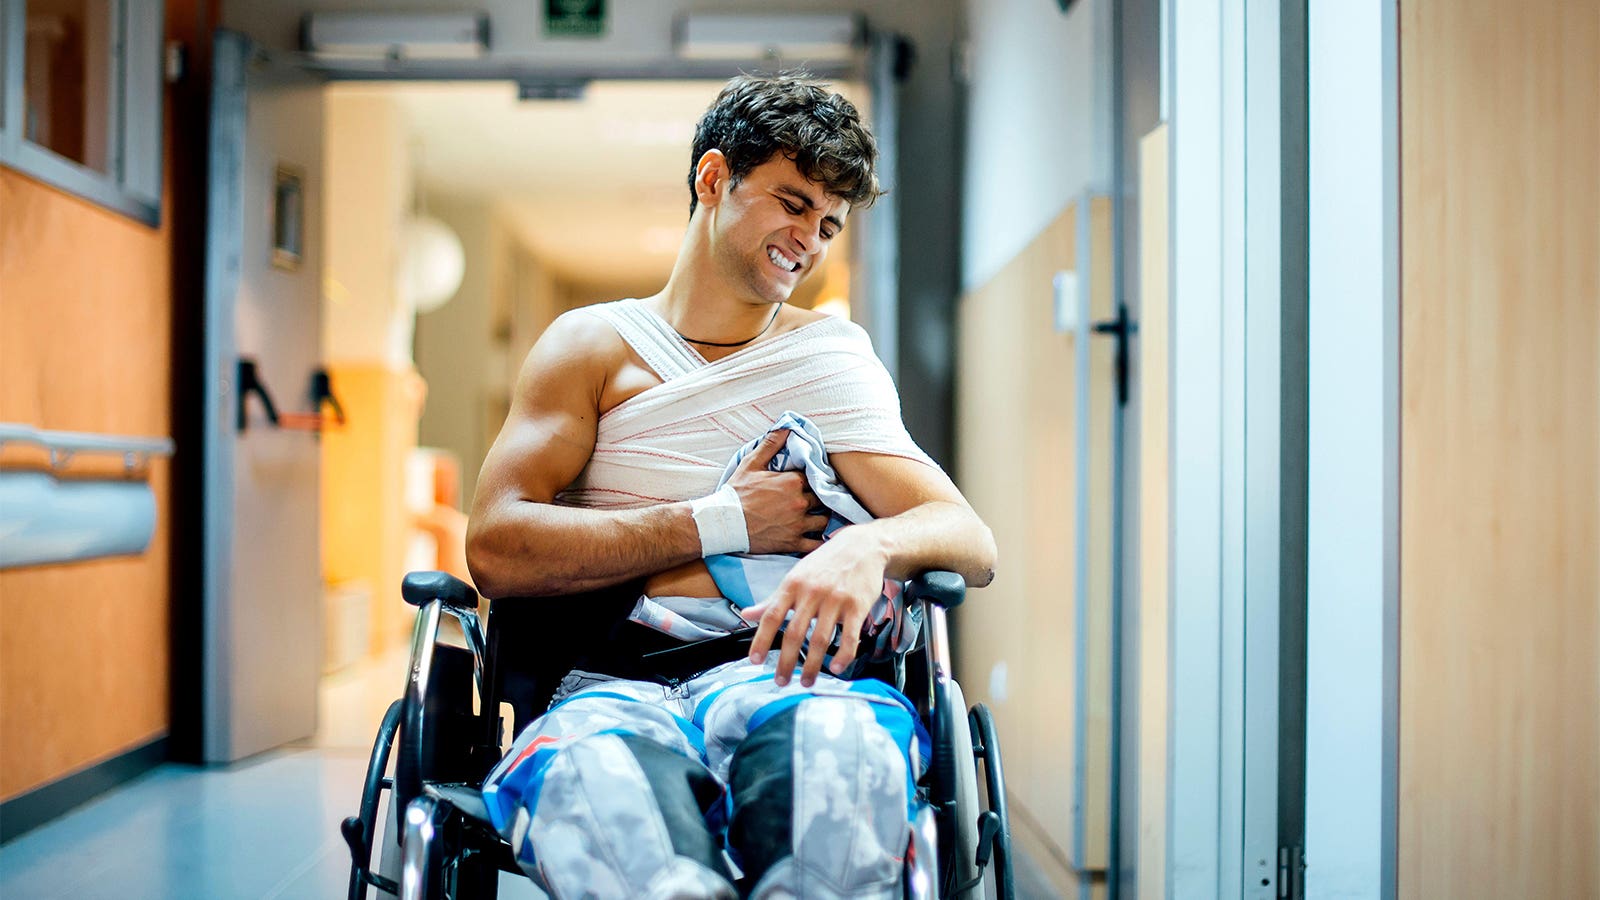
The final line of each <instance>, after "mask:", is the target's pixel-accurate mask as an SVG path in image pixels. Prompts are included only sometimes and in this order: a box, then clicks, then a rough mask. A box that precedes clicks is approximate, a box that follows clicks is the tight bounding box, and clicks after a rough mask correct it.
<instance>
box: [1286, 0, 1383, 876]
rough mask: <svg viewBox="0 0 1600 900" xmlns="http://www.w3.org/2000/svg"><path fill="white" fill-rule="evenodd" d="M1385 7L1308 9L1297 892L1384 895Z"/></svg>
mask: <svg viewBox="0 0 1600 900" xmlns="http://www.w3.org/2000/svg"><path fill="white" fill-rule="evenodd" d="M1394 16H1395V4H1394V0H1362V2H1358V3H1341V4H1319V3H1313V4H1311V5H1310V7H1309V8H1308V20H1307V62H1308V69H1309V73H1308V74H1309V77H1308V90H1309V106H1310V111H1309V123H1308V125H1309V147H1310V155H1309V161H1308V168H1309V173H1308V174H1309V201H1310V203H1309V214H1310V297H1309V306H1310V309H1309V315H1310V321H1309V352H1310V361H1309V398H1308V400H1309V407H1310V409H1309V434H1308V441H1309V453H1308V461H1307V467H1308V486H1307V503H1308V516H1307V517H1308V520H1309V527H1308V535H1307V543H1308V547H1307V560H1306V568H1307V573H1306V574H1307V582H1308V587H1307V597H1306V602H1307V616H1306V635H1307V651H1306V709H1307V712H1306V856H1307V862H1308V867H1307V869H1306V896H1307V897H1309V898H1314V900H1332V898H1352V900H1353V898H1377V897H1384V896H1392V894H1393V890H1394V881H1393V870H1392V869H1391V868H1389V866H1391V865H1392V860H1393V853H1394V843H1393V840H1394V831H1393V819H1394V807H1393V799H1394V798H1393V795H1392V793H1391V790H1392V779H1393V777H1394V772H1393V769H1392V764H1393V757H1392V756H1389V749H1388V748H1389V747H1391V746H1392V744H1390V740H1391V739H1392V736H1393V732H1392V725H1391V726H1390V727H1389V728H1388V729H1387V730H1388V732H1389V733H1388V734H1387V735H1386V724H1385V717H1386V715H1388V714H1389V713H1392V711H1393V706H1392V703H1393V701H1394V699H1395V698H1394V695H1393V689H1394V687H1395V685H1394V682H1393V680H1392V679H1393V670H1392V669H1390V668H1389V666H1388V662H1389V661H1392V660H1393V659H1394V658H1395V656H1394V653H1393V650H1392V648H1390V647H1387V646H1386V643H1387V642H1388V641H1389V640H1391V639H1397V637H1398V636H1397V635H1396V634H1395V633H1394V632H1393V626H1394V621H1393V614H1394V610H1395V603H1396V602H1397V596H1396V593H1397V591H1398V585H1397V584H1394V583H1391V581H1390V579H1391V576H1393V575H1394V573H1395V571H1396V569H1395V568H1393V566H1394V565H1395V563H1394V554H1395V553H1396V552H1397V551H1398V543H1397V541H1398V535H1397V533H1396V532H1395V531H1394V522H1395V520H1394V518H1393V517H1394V515H1395V503H1396V501H1397V482H1396V481H1395V479H1394V475H1395V470H1394V467H1395V466H1397V465H1398V451H1397V448H1396V445H1395V443H1394V442H1395V440H1396V434H1395V431H1396V428H1397V412H1398V388H1397V387H1396V381H1395V379H1396V378H1397V377H1398V369H1399V350H1398V347H1399V345H1398V313H1397V303H1398V301H1397V293H1398V289H1397V280H1396V279H1397V277H1398V275H1397V260H1396V256H1395V253H1396V250H1397V248H1398V234H1397V232H1396V227H1397V226H1396V220H1395V215H1396V211H1397V210H1398V202H1399V201H1398V195H1397V193H1396V189H1397V185H1396V184H1395V182H1394V181H1393V180H1392V176H1393V174H1394V173H1395V171H1396V169H1395V168H1394V166H1395V161H1394V156H1393V154H1394V152H1395V145H1394V136H1395V133H1396V129H1397V128H1398V121H1397V119H1396V118H1395V113H1394V109H1395V106H1394V104H1395V103H1396V102H1397V99H1398V91H1397V88H1396V82H1395V78H1394V76H1395V69H1394V64H1395V51H1394V44H1393V34H1394V32H1393V22H1394Z"/></svg>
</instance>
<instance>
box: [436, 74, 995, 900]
mask: <svg viewBox="0 0 1600 900" xmlns="http://www.w3.org/2000/svg"><path fill="white" fill-rule="evenodd" d="M876 155H877V150H876V146H875V145H874V143H873V140H872V136H871V135H870V133H868V131H867V130H866V129H865V127H864V126H863V125H862V123H861V121H860V117H859V114H858V113H857V111H856V109H855V107H854V106H852V105H851V104H850V103H849V102H848V101H847V100H845V99H843V98H842V97H840V96H838V95H837V94H832V93H829V92H827V91H825V90H823V89H822V88H820V87H817V86H815V85H813V84H809V83H807V82H805V81H803V80H801V79H797V78H792V77H786V76H780V77H776V78H764V77H760V78H758V77H748V76H747V77H741V78H737V79H734V80H733V81H732V82H730V83H729V85H728V86H727V87H726V88H725V89H724V90H723V91H722V93H721V95H720V96H719V97H718V98H717V100H716V102H715V103H714V104H713V105H712V107H711V109H710V110H708V112H707V113H706V115H705V117H704V118H703V119H702V120H701V122H700V124H699V127H698V129H697V133H696V137H695V144H694V148H693V155H692V160H691V162H692V168H691V171H690V175H689V184H690V192H691V198H690V219H689V227H688V231H687V233H686V234H685V236H684V240H683V245H682V247H681V249H680V251H679V254H678V258H677V261H676V264H675V265H674V267H673V271H672V275H671V277H670V279H669V280H668V282H667V284H666V286H665V287H664V288H663V289H662V290H661V292H660V293H658V294H656V295H654V296H652V297H648V298H643V299H637V300H625V301H618V302H616V303H611V304H602V305H600V306H597V307H589V308H585V309H581V310H575V311H573V312H570V313H567V314H565V315H563V316H561V317H560V318H559V319H557V320H556V321H555V322H554V323H553V324H552V325H551V326H550V328H549V329H548V330H547V331H546V333H545V334H544V336H543V337H542V338H541V339H540V340H539V342H538V344H537V345H536V346H535V347H534V348H533V350H532V351H531V352H530V354H529V356H528V359H527V361H526V363H525V364H524V367H523V371H522V374H521V376H520V378H519V380H518V384H517V388H516V396H515V398H514V400H513V406H512V410H511V413H510V415H509V417H508V418H507V421H506V423H505V426H504V428H503V429H502V431H501V433H500V436H499V439H498V440H497V441H496V442H495V445H494V447H493V449H492V450H491V451H490V453H489V456H488V458H487V460H486V461H485V463H484V468H483V472H482V475H481V476H480V478H479V482H478V489H477V496H476V497H475V500H474V504H473V512H472V518H471V524H470V527H469V532H468V540H467V556H468V563H469V565H470V567H471V570H472V575H473V578H474V581H475V582H476V583H477V585H478V587H479V589H480V590H481V591H482V592H483V593H484V594H485V595H486V596H488V597H491V598H498V597H520V598H530V597H556V596H561V595H571V594H576V593H580V592H589V591H595V590H606V589H613V588H616V589H618V590H622V591H626V592H627V593H629V594H631V595H633V596H635V597H637V598H638V604H639V605H638V606H636V607H635V612H636V613H637V612H638V610H639V609H641V608H643V607H644V606H645V605H646V604H649V603H652V602H654V601H655V600H656V599H657V598H662V601H663V602H668V601H672V602H676V603H677V605H673V606H671V609H673V610H677V611H682V610H683V609H684V608H685V605H688V606H693V604H695V603H700V604H704V605H706V608H708V609H710V608H713V607H718V606H720V607H722V608H726V607H727V605H728V604H727V601H726V600H724V599H723V598H722V596H721V594H720V592H719V590H718V588H717V585H716V583H715V581H713V579H712V578H711V577H710V575H709V573H708V569H707V567H706V564H705V562H704V560H705V559H706V558H709V557H717V556H719V555H721V554H726V553H739V552H749V553H758V554H760V553H767V554H770V553H797V554H805V555H804V556H803V558H801V559H800V560H799V561H798V563H796V564H795V565H794V567H793V569H792V570H790V571H789V573H788V574H787V576H786V577H785V578H784V579H783V581H782V583H781V585H780V587H779V588H778V589H777V591H776V592H775V593H773V595H772V596H771V597H769V598H765V599H764V600H763V601H762V602H759V603H757V604H756V605H754V606H752V607H750V608H747V609H744V610H742V611H741V612H740V613H739V614H738V615H742V616H743V617H744V619H746V620H747V621H749V622H751V623H754V624H755V626H756V627H755V631H754V637H753V641H752V643H751V645H750V651H749V658H748V659H744V660H738V661H733V662H727V663H726V664H724V665H721V666H717V667H716V668H714V669H711V670H710V671H709V672H704V673H677V674H676V676H674V677H665V678H662V677H655V678H652V677H650V676H649V675H648V674H645V675H643V677H638V676H640V675H641V673H640V672H639V671H637V670H636V669H634V668H630V667H629V665H628V664H627V662H626V659H627V658H628V657H636V656H638V655H639V651H641V650H642V649H644V648H647V647H652V646H659V642H660V640H664V639H665V640H670V639H666V638H665V637H664V636H663V635H660V634H657V633H655V632H652V631H650V629H649V628H647V627H646V626H645V625H643V624H640V622H643V621H646V620H645V619H643V618H640V617H639V616H637V615H636V616H635V617H634V619H635V620H634V621H625V622H619V623H617V625H616V627H615V628H614V629H613V630H612V631H610V632H609V633H608V634H607V635H606V637H605V639H604V640H603V641H601V643H602V644H603V645H604V649H605V651H606V652H604V653H600V654H599V655H598V656H597V658H596V659H593V660H589V661H587V662H586V664H585V665H584V666H582V667H581V668H582V669H583V671H575V672H574V673H573V674H572V675H571V676H569V677H568V679H567V681H566V682H564V683H563V685H562V687H561V689H560V690H559V691H558V693H557V701H558V702H557V703H556V704H554V705H553V706H552V710H551V712H549V713H548V714H547V715H545V716H544V717H542V718H541V719H540V720H539V721H538V722H535V723H534V724H533V725H531V726H530V727H529V729H528V731H527V733H525V734H524V735H523V736H521V738H519V740H518V742H517V747H516V748H515V749H514V751H513V754H512V755H511V756H510V757H508V758H507V760H506V761H504V762H502V763H501V765H500V766H499V767H497V769H496V772H495V773H494V774H493V775H492V776H491V779H490V787H489V788H487V789H486V795H488V798H489V800H490V806H491V809H492V810H493V811H494V812H495V814H496V817H497V821H496V824H497V826H500V827H501V830H502V832H503V833H505V834H506V836H507V837H508V839H510V840H511V841H512V843H513V846H514V847H515V849H516V850H517V852H518V854H519V859H520V860H521V861H522V862H523V864H524V867H525V869H527V870H528V871H529V873H530V874H532V875H534V876H535V877H536V879H538V880H539V881H541V882H542V883H543V884H544V886H545V887H546V889H547V890H548V891H550V893H551V894H552V895H553V896H556V897H558V898H560V897H566V896H577V895H579V894H583V893H588V894H591V895H595V896H667V895H672V896H735V894H734V892H733V888H732V885H731V880H732V879H734V878H737V877H739V876H741V875H742V877H743V879H744V883H745V888H746V890H747V891H749V892H751V893H752V895H754V896H782V895H787V894H804V895H806V896H833V895H837V896H878V895H882V896H891V895H892V896H898V895H899V891H900V887H899V882H898V879H899V876H900V872H899V869H900V867H901V865H902V863H901V860H902V857H903V856H904V853H905V848H906V838H907V836H908V834H909V831H908V825H907V823H906V807H907V803H908V801H909V799H910V798H909V792H910V790H911V783H912V782H913V781H914V777H915V771H914V770H915V768H916V765H917V763H916V760H915V753H914V751H913V747H914V745H915V743H916V741H915V739H914V738H913V737H912V735H914V734H915V725H914V723H913V722H912V721H911V716H910V714H909V712H908V704H906V703H905V701H904V698H901V697H899V695H898V694H897V693H896V692H894V691H892V689H887V688H885V687H884V686H883V685H881V684H879V683H877V682H871V681H866V682H850V681H841V680H839V679H836V678H834V677H832V674H833V673H834V672H842V671H844V670H845V669H846V668H847V667H848V666H849V664H850V663H851V661H852V660H853V659H854V657H855V655H856V653H857V644H856V641H857V637H858V636H859V635H860V633H861V628H862V625H863V622H864V621H865V620H866V618H867V615H868V612H869V610H870V609H871V608H872V606H873V604H874V603H875V601H877V599H878V598H879V596H880V593H881V592H882V591H883V590H884V579H885V578H886V577H887V578H890V579H904V578H907V577H910V576H911V575H913V574H915V573H917V572H920V571H924V570H927V569H932V568H940V569H951V570H954V571H957V572H959V573H961V574H962V575H963V576H964V577H965V578H966V579H967V581H968V583H969V584H973V585H980V586H981V585H984V584H987V583H988V582H989V581H990V579H991V578H992V572H993V567H994V562H995V549H994V542H993V538H992V536H991V534H990V532H989V530H988V528H987V527H985V526H984V524H983V523H982V522H981V521H980V520H979V519H978V517H977V516H976V515H975V514H974V513H973V511H972V510H971V508H970V507H969V506H968V504H967V502H966V501H965V499H964V498H963V497H962V496H961V494H960V492H959V491H958V490H957V489H956V488H955V486H954V485H953V484H952V483H951V482H950V480H949V478H948V477H946V476H945V474H944V472H943V471H941V470H940V469H939V468H938V466H936V465H934V464H933V463H932V461H931V460H929V459H928V458H927V456H926V455H925V454H924V453H922V451H921V450H920V449H918V448H917V447H916V445H915V444H914V443H913V442H912V441H911V440H910V438H909V436H907V435H906V433H905V429H904V426H903V425H902V424H901V421H900V417H899V400H898V397H897V396H896V395H895V393H894V388H893V385H892V383H891V382H890V381H889V379H888V376H887V373H886V372H884V370H883V368H882V366H881V364H879V363H878V362H877V360H876V358H875V357H874V356H873V355H872V352H871V347H870V343H869V342H868V341H867V339H866V336H865V334H864V333H863V332H862V331H861V330H860V329H859V328H858V327H856V326H854V325H853V324H850V323H848V322H845V321H843V320H838V319H832V318H829V317H826V316H822V315H820V314H818V313H814V312H811V311H809V310H804V309H799V308H795V307H791V306H788V305H786V304H785V301H786V300H787V299H788V298H789V296H790V294H791V293H792V292H793V291H794V289H795V287H796V286H797V285H798V284H799V283H800V282H801V281H802V280H803V279H804V278H806V277H807V276H808V275H810V274H811V273H812V272H813V271H815V270H816V269H817V268H819V267H820V266H821V265H822V262H823V260H824V259H825V258H826V256H827V253H828V248H829V246H830V245H831V243H832V242H833V241H834V240H836V239H838V237H839V234H840V233H841V231H842V230H843V228H844V227H845V225H846V222H847V220H848V219H849V216H850V213H851V211H852V208H860V207H864V206H866V205H869V204H870V203H871V202H872V200H873V199H874V198H875V197H876V195H877V193H878V190H877V180H876V176H875V175H874V173H873V167H874V164H875V161H876ZM786 411H792V412H796V413H798V414H799V415H801V416H803V417H806V418H807V419H808V420H809V421H810V422H812V423H813V424H814V425H815V426H816V428H817V430H818V432H819V433H820V435H821V437H822V439H823V441H824V443H825V444H826V450H827V453H828V454H829V461H831V463H832V466H833V468H834V470H835V471H836V472H837V475H838V477H839V479H840V480H841V481H842V482H843V484H844V485H845V486H846V487H847V488H848V490H849V491H850V493H851V494H853V495H854V497H855V498H856V499H857V500H859V502H860V504H861V505H862V506H864V507H865V508H866V510H868V511H870V513H871V514H872V515H874V516H876V519H875V520H873V521H870V522H866V523H864V524H856V525H850V526H848V527H845V528H842V529H840V530H838V531H836V532H834V533H832V534H831V536H830V537H829V539H828V540H826V541H825V542H824V541H821V540H819V537H820V534H819V532H821V530H822V528H823V526H824V524H825V523H826V521H827V518H826V516H825V515H823V514H822V510H821V509H819V504H818V499H817V497H816V495H815V494H814V493H813V492H812V491H811V489H810V487H809V486H808V482H807V480H806V478H805V476H804V475H803V474H801V473H797V472H774V471H768V469H767V464H768V463H769V462H770V461H771V460H772V458H773V457H774V455H775V454H777V453H778V452H780V451H781V450H782V449H784V448H785V446H786V442H787V440H788V439H789V436H790V435H789V433H788V432H786V431H782V430H777V431H772V432H770V433H768V434H767V436H766V438H764V439H763V441H762V442H761V443H760V444H758V445H757V446H756V447H755V448H754V449H753V450H752V451H751V452H749V453H747V454H746V455H745V456H744V458H743V459H742V460H741V461H740V463H739V464H738V465H737V466H736V467H734V468H733V469H732V470H731V472H730V473H729V474H728V476H727V477H726V481H725V483H724V484H723V485H722V486H720V487H719V486H718V477H719V476H720V475H722V474H723V471H724V466H725V465H726V464H727V462H728V460H729V458H730V457H731V456H732V455H733V454H734V453H735V451H737V450H739V448H740V447H741V446H742V445H744V444H745V443H746V442H747V441H748V440H750V439H752V438H755V437H758V436H760V435H761V434H762V433H763V432H765V431H766V430H767V429H769V428H771V427H772V423H773V421H774V420H775V419H777V418H778V416H779V414H780V413H782V412H786ZM519 602H537V601H526V600H524V601H519ZM556 602H560V601H556ZM791 617H792V621H791V622H790V624H789V625H788V627H787V628H786V629H784V632H783V638H782V641H781V643H777V644H776V645H775V637H776V635H777V634H778V632H779V629H780V627H781V626H783V625H784V623H785V621H786V619H790V618H791ZM807 624H810V625H812V626H813V627H811V628H810V629H808V628H807V627H804V626H805V625H807ZM808 631H809V632H810V633H812V634H815V635H818V636H819V638H818V643H825V642H826V641H827V639H828V637H827V636H832V635H834V634H835V633H836V632H837V633H838V634H839V635H840V638H839V640H840V646H839V649H838V650H837V652H836V653H834V654H833V655H832V656H831V662H830V664H829V667H830V669H831V671H830V672H827V673H824V672H823V671H822V667H823V663H824V660H825V657H827V654H826V653H825V652H824V649H825V648H822V647H818V648H814V649H813V652H809V653H806V654H805V655H804V663H803V666H802V665H801V659H802V651H803V650H805V649H806V647H805V643H806V636H807V632H808ZM653 641H654V642H655V643H652V642H653ZM718 662H720V660H719V661H718ZM617 675H633V676H636V677H633V678H631V679H628V680H617V679H616V678H615V677H614V676H617ZM796 675H798V682H796V681H794V678H795V676H796ZM724 781H725V782H727V783H728V790H729V791H730V793H731V806H732V821H731V822H723V821H721V819H722V815H723V806H724V805H723V804H722V803H721V802H720V801H719V800H717V799H716V798H717V797H719V796H720V795H721V791H722V782H724ZM601 785H604V787H601ZM708 798H709V799H708ZM641 804H642V805H641ZM686 809H687V810H688V811H689V812H688V814H685V810H686ZM791 810H792V811H793V812H791ZM690 819H693V820H695V822H696V827H695V828H694V829H686V828H685V826H684V823H685V822H686V821H688V820H690ZM701 823H703V826H702V824H701ZM724 826H726V827H727V828H728V836H729V841H730V843H731V844H732V850H733V854H732V855H731V856H729V855H726V854H723V853H722V850H721V839H720V837H719V836H718V832H719V830H720V829H722V828H723V827H724ZM702 828H703V830H704V831H705V834H704V835H701V834H698V833H696V834H688V833H687V832H688V831H699V830H701V829H702Z"/></svg>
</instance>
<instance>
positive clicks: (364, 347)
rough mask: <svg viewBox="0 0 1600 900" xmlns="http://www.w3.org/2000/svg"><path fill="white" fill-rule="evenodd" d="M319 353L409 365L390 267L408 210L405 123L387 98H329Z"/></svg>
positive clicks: (401, 307)
mask: <svg viewBox="0 0 1600 900" xmlns="http://www.w3.org/2000/svg"><path fill="white" fill-rule="evenodd" d="M325 123H326V128H327V131H326V134H325V138H324V145H325V155H324V162H323V166H324V183H325V184H326V185H327V204H326V207H325V209H326V213H325V215H324V219H325V222H326V229H325V230H324V232H323V233H324V234H326V235H327V247H326V248H325V249H326V254H327V255H326V260H327V264H326V265H327V268H326V270H325V271H324V273H323V296H324V301H325V302H324V304H323V326H322V335H323V353H324V356H325V358H326V361H328V362H331V363H381V364H383V365H386V366H388V367H390V368H402V367H404V366H408V365H410V362H411V327H412V321H413V316H412V315H411V311H410V308H409V306H408V305H407V304H406V303H405V302H403V301H402V300H401V298H400V296H399V291H398V282H397V280H396V278H395V273H396V269H395V264H396V261H397V260H398V259H399V253H400V248H399V237H400V226H401V223H402V221H403V219H404V217H405V215H406V211H407V209H408V208H409V207H410V203H411V161H410V158H409V154H408V152H407V148H406V142H405V140H404V123H403V122H402V121H401V117H400V114H399V111H398V110H397V109H396V108H395V106H394V104H393V103H391V102H390V101H389V100H388V99H387V98H385V97H382V96H375V95H372V94H370V93H360V92H357V93H349V92H344V91H329V92H327V106H326V114H325Z"/></svg>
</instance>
